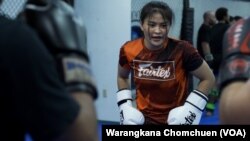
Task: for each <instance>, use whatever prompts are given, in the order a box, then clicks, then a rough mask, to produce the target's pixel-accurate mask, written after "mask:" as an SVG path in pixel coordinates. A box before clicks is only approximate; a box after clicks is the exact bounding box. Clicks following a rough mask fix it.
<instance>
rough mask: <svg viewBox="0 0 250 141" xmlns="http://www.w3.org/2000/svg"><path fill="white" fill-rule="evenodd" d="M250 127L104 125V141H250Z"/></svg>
mask: <svg viewBox="0 0 250 141" xmlns="http://www.w3.org/2000/svg"><path fill="white" fill-rule="evenodd" d="M249 127H250V126H248V125H192V126H183V125H182V126H173V125H171V126H167V125H166V126H155V125H152V126H151V125H136V126H134V125H102V141H119V139H124V140H126V141H130V140H131V141H132V140H133V141H134V140H136V141H138V140H146V139H155V141H156V140H157V141H161V140H162V141H166V139H169V138H171V139H175V138H179V137H185V138H190V139H191V138H193V139H198V138H199V139H202V138H203V139H207V138H209V139H217V140H224V139H226V140H228V139H229V138H230V139H232V138H233V139H236V140H237V141H238V140H239V141H240V140H249V139H250V138H249V134H250V129H249Z"/></svg>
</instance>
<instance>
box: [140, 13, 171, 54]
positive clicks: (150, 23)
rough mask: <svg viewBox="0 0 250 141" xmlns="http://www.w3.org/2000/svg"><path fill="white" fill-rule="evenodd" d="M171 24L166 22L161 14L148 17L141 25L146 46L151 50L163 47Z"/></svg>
mask: <svg viewBox="0 0 250 141" xmlns="http://www.w3.org/2000/svg"><path fill="white" fill-rule="evenodd" d="M169 27H170V24H169V22H168V21H166V20H164V19H163V17H162V15H161V14H160V13H154V14H153V15H152V16H151V17H147V18H146V19H145V20H144V21H143V23H142V24H141V29H142V31H143V33H144V37H145V39H144V44H145V46H146V47H147V48H148V49H150V50H157V49H160V48H162V47H163V43H164V40H165V39H166V38H167V35H168V32H169Z"/></svg>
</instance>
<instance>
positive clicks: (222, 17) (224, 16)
mask: <svg viewBox="0 0 250 141" xmlns="http://www.w3.org/2000/svg"><path fill="white" fill-rule="evenodd" d="M215 17H216V19H217V20H218V21H219V22H221V21H224V22H229V15H228V9H227V8H225V7H220V8H218V9H217V10H216V12H215Z"/></svg>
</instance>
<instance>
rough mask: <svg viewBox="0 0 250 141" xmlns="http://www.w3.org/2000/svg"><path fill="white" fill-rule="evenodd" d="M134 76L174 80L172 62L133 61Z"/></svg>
mask: <svg viewBox="0 0 250 141" xmlns="http://www.w3.org/2000/svg"><path fill="white" fill-rule="evenodd" d="M133 63H134V74H135V77H136V78H139V79H148V80H157V81H167V80H172V79H174V78H175V73H174V72H175V68H174V62H173V61H165V62H151V61H140V60H134V62H133Z"/></svg>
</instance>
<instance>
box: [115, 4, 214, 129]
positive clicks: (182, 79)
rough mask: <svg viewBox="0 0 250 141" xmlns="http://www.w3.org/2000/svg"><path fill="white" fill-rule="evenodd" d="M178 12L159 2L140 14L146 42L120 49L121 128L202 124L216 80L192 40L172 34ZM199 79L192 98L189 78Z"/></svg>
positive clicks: (129, 43)
mask: <svg viewBox="0 0 250 141" xmlns="http://www.w3.org/2000/svg"><path fill="white" fill-rule="evenodd" d="M172 19H173V12H172V10H171V9H170V7H169V6H168V5H167V4H166V3H164V2H159V1H152V2H149V3H147V4H146V5H145V6H144V7H143V8H142V10H141V15H140V22H141V29H142V31H143V33H144V37H142V38H139V39H135V40H132V41H128V42H126V43H125V44H124V45H123V46H122V47H121V49H120V56H119V64H118V75H117V84H118V89H119V91H118V92H117V102H118V106H119V109H120V117H121V124H134V125H139V124H199V122H200V118H201V115H202V110H203V109H204V107H205V105H206V103H207V94H208V92H209V90H210V89H211V88H212V87H213V85H214V83H215V77H214V75H213V73H212V71H211V70H210V68H209V66H208V65H207V63H206V62H205V61H204V60H203V59H202V57H201V56H200V55H199V53H198V52H197V50H196V49H195V48H194V47H193V46H192V45H191V44H189V43H188V42H187V41H182V40H177V39H172V38H169V37H168V32H169V29H170V26H171V24H172ZM131 71H133V72H134V76H133V79H134V82H135V87H136V105H137V107H136V108H134V107H133V106H132V94H131V91H130V90H129V88H130V86H129V81H128V80H129V74H130V72H131ZM189 73H191V74H193V75H194V76H195V77H197V78H198V79H199V80H200V83H199V84H198V87H197V89H196V90H194V91H192V92H191V93H190V94H189V93H188V87H189V85H188V82H189V80H188V78H189V77H188V75H189Z"/></svg>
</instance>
